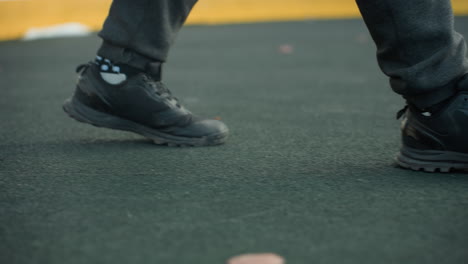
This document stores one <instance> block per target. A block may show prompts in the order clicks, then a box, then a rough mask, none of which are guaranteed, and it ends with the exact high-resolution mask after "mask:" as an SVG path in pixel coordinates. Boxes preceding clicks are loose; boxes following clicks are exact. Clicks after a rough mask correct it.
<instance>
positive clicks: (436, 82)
mask: <svg viewBox="0 0 468 264" xmlns="http://www.w3.org/2000/svg"><path fill="white" fill-rule="evenodd" d="M356 2H357V4H358V6H359V8H360V10H361V13H362V16H363V18H364V21H365V22H366V24H367V27H368V29H369V31H370V33H371V35H372V37H373V39H374V41H375V43H376V45H377V58H378V62H379V65H380V67H381V69H382V70H383V72H384V73H385V74H387V75H388V76H389V77H390V83H391V86H392V89H393V90H394V91H395V92H396V93H399V94H401V95H403V97H404V98H405V99H407V100H408V101H410V102H411V103H413V104H415V105H416V106H417V107H419V108H421V109H424V108H427V107H430V106H431V105H434V104H436V103H439V102H441V101H443V100H445V99H447V98H449V97H451V96H452V95H454V94H455V91H454V85H455V83H454V80H456V79H457V78H459V77H461V76H463V75H464V74H465V73H466V72H468V61H467V59H466V58H465V53H466V44H465V42H464V40H463V37H462V36H461V35H460V34H458V33H456V32H455V31H454V28H453V20H454V19H453V13H452V8H451V5H450V1H449V0H437V1H434V0H411V1H407V0H356Z"/></svg>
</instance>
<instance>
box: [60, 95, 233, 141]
mask: <svg viewBox="0 0 468 264" xmlns="http://www.w3.org/2000/svg"><path fill="white" fill-rule="evenodd" d="M63 110H64V111H65V113H67V114H68V115H69V116H70V117H71V118H73V119H75V120H76V121H79V122H83V123H87V124H91V125H93V126H96V127H105V128H110V129H117V130H123V131H129V132H133V133H136V134H139V135H142V136H144V137H147V138H149V139H151V140H152V141H153V142H154V143H155V144H157V145H167V146H170V147H186V146H187V147H189V146H190V147H195V146H212V145H219V144H223V143H224V142H225V141H226V139H227V136H228V131H223V132H221V133H217V134H213V135H208V136H204V137H198V138H189V137H180V136H174V135H170V134H167V133H163V132H160V131H158V130H156V129H154V128H150V127H147V126H144V125H141V124H138V123H135V122H133V121H130V120H127V119H123V118H120V117H117V116H113V115H110V114H107V113H103V112H99V111H96V110H94V109H93V108H90V107H88V106H86V105H84V104H83V103H81V102H79V101H78V100H76V99H75V98H74V97H72V98H71V99H67V100H66V101H65V103H64V104H63Z"/></svg>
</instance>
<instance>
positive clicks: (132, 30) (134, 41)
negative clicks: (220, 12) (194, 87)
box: [98, 0, 197, 69]
mask: <svg viewBox="0 0 468 264" xmlns="http://www.w3.org/2000/svg"><path fill="white" fill-rule="evenodd" d="M196 2H197V0H114V1H113V2H112V6H111V8H110V11H109V16H108V17H107V19H106V21H105V23H104V27H103V29H102V31H101V32H100V33H99V36H100V37H101V38H102V39H103V40H104V42H103V45H102V46H101V48H100V49H99V51H98V54H99V55H100V56H103V57H106V58H109V59H110V60H111V61H113V62H116V63H125V64H129V65H131V66H134V67H137V68H141V69H145V67H146V65H147V63H149V62H155V61H156V62H164V61H165V60H166V58H167V55H168V52H169V48H170V47H171V45H172V43H173V41H174V39H175V37H176V35H177V33H178V32H179V30H180V28H181V27H182V25H183V24H184V22H185V20H186V19H187V16H188V14H189V13H190V10H191V9H192V7H193V6H194V5H195V3H196Z"/></svg>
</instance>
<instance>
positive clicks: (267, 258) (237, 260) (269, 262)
mask: <svg viewBox="0 0 468 264" xmlns="http://www.w3.org/2000/svg"><path fill="white" fill-rule="evenodd" d="M227 264H284V258H282V257H280V256H278V255H276V254H273V253H260V254H245V255H239V256H236V257H232V258H230V259H229V260H228V261H227Z"/></svg>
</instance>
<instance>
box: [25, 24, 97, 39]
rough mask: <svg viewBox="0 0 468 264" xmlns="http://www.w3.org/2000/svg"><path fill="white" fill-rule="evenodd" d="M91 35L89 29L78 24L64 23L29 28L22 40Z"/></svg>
mask: <svg viewBox="0 0 468 264" xmlns="http://www.w3.org/2000/svg"><path fill="white" fill-rule="evenodd" d="M90 33H91V29H90V28H89V27H87V26H85V25H83V24H80V23H66V24H60V25H54V26H49V27H38V28H30V29H29V30H28V31H27V32H26V33H25V34H24V36H23V40H35V39H44V38H58V37H79V36H86V35H89V34H90Z"/></svg>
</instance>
